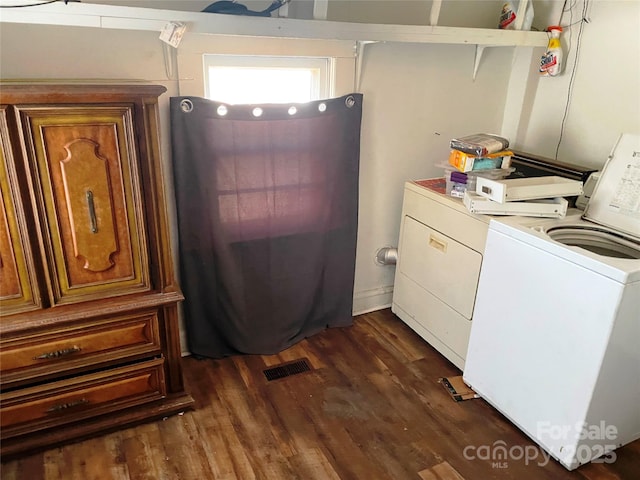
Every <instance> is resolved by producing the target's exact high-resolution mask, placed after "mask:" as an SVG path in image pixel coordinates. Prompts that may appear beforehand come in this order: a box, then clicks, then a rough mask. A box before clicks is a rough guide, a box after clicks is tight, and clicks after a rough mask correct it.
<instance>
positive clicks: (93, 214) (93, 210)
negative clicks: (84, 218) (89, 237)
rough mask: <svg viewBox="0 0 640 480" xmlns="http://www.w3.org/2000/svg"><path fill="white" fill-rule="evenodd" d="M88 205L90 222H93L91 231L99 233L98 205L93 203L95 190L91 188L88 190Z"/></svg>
mask: <svg viewBox="0 0 640 480" xmlns="http://www.w3.org/2000/svg"><path fill="white" fill-rule="evenodd" d="M87 207H89V222H90V223H91V233H98V219H97V218H96V206H95V204H94V203H93V192H92V191H91V190H87Z"/></svg>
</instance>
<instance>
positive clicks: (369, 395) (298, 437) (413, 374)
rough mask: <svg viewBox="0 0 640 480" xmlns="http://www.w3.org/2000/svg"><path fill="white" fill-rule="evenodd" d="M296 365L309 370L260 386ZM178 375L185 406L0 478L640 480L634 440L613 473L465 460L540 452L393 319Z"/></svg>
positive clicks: (25, 461)
mask: <svg viewBox="0 0 640 480" xmlns="http://www.w3.org/2000/svg"><path fill="white" fill-rule="evenodd" d="M299 358H307V359H308V362H309V364H310V366H311V367H312V369H311V371H308V372H304V373H300V374H297V375H293V376H289V377H286V378H281V379H278V380H273V381H267V379H266V378H265V376H264V374H263V371H264V369H265V368H267V367H269V366H273V365H277V364H281V363H283V362H288V361H292V360H297V359H299ZM184 367H185V376H186V382H187V386H188V389H189V391H190V392H191V393H192V394H193V396H194V398H195V399H196V409H195V410H194V411H189V412H185V413H184V414H183V415H176V416H173V417H170V418H167V419H164V420H162V421H159V422H155V423H148V424H145V425H141V426H138V427H135V428H130V429H126V430H121V431H118V432H115V433H112V434H109V435H105V436H102V437H98V438H94V439H90V440H86V441H84V442H80V443H76V444H72V445H66V446H64V447H61V448H54V449H51V450H48V451H46V452H42V453H37V454H34V455H30V456H26V457H23V458H21V459H18V460H14V461H11V462H8V463H5V464H3V465H2V479H3V480H5V479H6V480H10V479H16V480H17V479H19V480H39V479H47V480H53V479H56V480H74V479H78V480H107V479H123V480H124V479H148V480H158V479H166V480H176V479H182V480H207V479H216V480H236V479H240V480H250V479H266V480H288V479H300V480H308V479H317V480H334V479H342V480H365V479H366V480H383V479H393V480H404V479H416V480H435V479H442V480H460V479H466V480H474V479H481V480H484V479H493V478H495V479H503V478H504V479H518V480H526V479H536V480H538V479H607V480H609V479H624V480H627V479H629V480H631V479H638V478H640V441H636V442H634V443H632V444H630V445H627V446H625V447H623V448H621V449H619V450H617V460H616V461H615V462H614V463H613V464H604V463H601V464H594V463H592V464H588V465H585V466H583V467H581V468H579V469H578V470H576V471H574V472H568V471H567V470H565V469H564V468H563V467H562V466H561V465H560V464H558V463H557V462H555V461H553V460H551V461H550V462H549V463H547V464H546V465H544V466H539V465H538V462H542V461H543V459H542V454H541V453H540V455H539V456H538V457H537V458H535V459H533V460H531V461H528V462H526V461H525V460H524V459H521V460H514V459H508V460H507V461H506V463H502V464H501V465H496V464H495V461H494V460H491V459H486V460H480V459H473V460H470V459H468V458H465V457H469V453H470V452H474V451H475V449H476V448H478V447H482V446H485V449H490V448H492V447H493V446H495V445H498V444H497V443H496V442H504V444H505V445H506V447H507V448H508V449H512V448H513V447H516V450H512V451H515V452H517V451H518V450H517V447H522V451H525V449H526V448H527V447H529V448H528V450H527V451H529V452H533V451H535V450H536V449H537V447H535V444H534V443H532V442H531V441H530V440H529V439H528V438H527V437H526V436H525V435H524V434H522V433H521V432H520V431H519V430H518V429H516V428H515V427H514V426H513V425H512V424H511V423H509V422H508V421H507V420H505V419H504V418H503V417H502V416H501V415H500V414H499V413H497V412H496V411H495V410H494V409H493V408H491V407H490V406H489V405H488V404H487V403H485V402H484V400H481V399H477V400H469V401H465V402H460V403H456V402H454V401H453V400H452V399H451V397H450V396H449V395H448V394H447V393H446V392H445V390H444V388H443V387H442V386H441V385H440V384H439V383H438V379H439V378H440V377H446V376H455V375H459V374H460V372H459V371H458V370H457V369H456V368H455V367H454V366H453V365H452V364H450V363H449V362H448V361H447V360H445V359H444V358H443V357H442V356H441V355H440V354H438V353H437V352H436V351H435V350H433V349H432V348H431V347H430V346H429V345H428V344H427V343H425V342H424V341H422V340H421V339H420V338H419V337H418V336H417V335H416V334H414V333H413V331H412V330H410V329H409V328H408V327H407V326H405V325H404V324H403V323H402V322H401V321H400V320H399V319H398V318H397V317H395V316H394V315H393V314H392V313H391V312H390V311H389V310H383V311H380V312H375V313H372V314H368V315H362V316H359V317H357V318H356V319H355V323H354V325H353V327H349V328H341V329H330V330H326V331H324V332H322V333H320V334H318V335H316V336H314V337H312V338H309V339H307V340H304V341H302V342H300V343H299V344H297V345H296V346H294V347H292V348H290V349H288V350H286V351H284V352H282V353H281V354H279V355H271V356H258V355H248V356H236V357H232V358H227V359H224V360H197V359H195V358H185V359H184ZM469 446H470V447H471V448H467V449H466V450H465V447H469ZM465 451H466V452H467V455H465Z"/></svg>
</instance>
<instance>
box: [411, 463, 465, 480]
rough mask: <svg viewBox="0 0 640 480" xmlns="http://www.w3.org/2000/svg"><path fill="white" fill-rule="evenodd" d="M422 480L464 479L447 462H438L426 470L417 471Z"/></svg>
mask: <svg viewBox="0 0 640 480" xmlns="http://www.w3.org/2000/svg"><path fill="white" fill-rule="evenodd" d="M418 475H419V476H420V478H421V479H422V480H465V479H464V478H463V477H462V476H461V475H460V474H459V473H458V472H456V470H455V469H454V468H453V467H452V466H451V465H449V464H448V463H447V462H442V463H439V464H438V465H435V466H433V467H431V468H429V469H427V470H423V471H421V472H418Z"/></svg>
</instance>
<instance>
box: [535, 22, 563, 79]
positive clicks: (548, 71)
mask: <svg viewBox="0 0 640 480" xmlns="http://www.w3.org/2000/svg"><path fill="white" fill-rule="evenodd" d="M547 30H548V31H549V34H550V35H551V37H550V38H549V43H548V45H547V51H546V52H545V53H544V55H542V58H541V59H540V75H542V76H543V77H555V76H556V75H558V74H559V73H560V72H561V70H562V45H561V44H560V34H561V33H562V27H561V26H559V25H554V26H551V27H549V28H547Z"/></svg>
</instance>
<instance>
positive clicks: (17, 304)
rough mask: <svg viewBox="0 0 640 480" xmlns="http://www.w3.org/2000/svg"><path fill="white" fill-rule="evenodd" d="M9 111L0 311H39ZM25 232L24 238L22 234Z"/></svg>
mask: <svg viewBox="0 0 640 480" xmlns="http://www.w3.org/2000/svg"><path fill="white" fill-rule="evenodd" d="M14 167H15V162H14V157H13V150H12V147H11V142H10V139H9V136H8V129H7V117H6V108H4V107H2V108H0V190H1V195H0V310H1V311H2V313H3V314H7V315H8V314H11V313H19V312H23V311H29V310H34V309H37V308H40V299H39V297H38V292H37V284H36V282H35V273H34V271H33V262H32V261H31V250H30V246H29V245H28V244H27V243H23V242H26V239H27V238H28V237H27V235H26V232H27V228H26V225H25V219H24V212H23V211H22V210H21V209H20V204H19V203H16V202H15V201H14V199H16V198H18V199H19V198H20V195H19V192H18V189H19V187H18V181H17V177H16V172H15V168H14ZM21 233H22V235H21Z"/></svg>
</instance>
